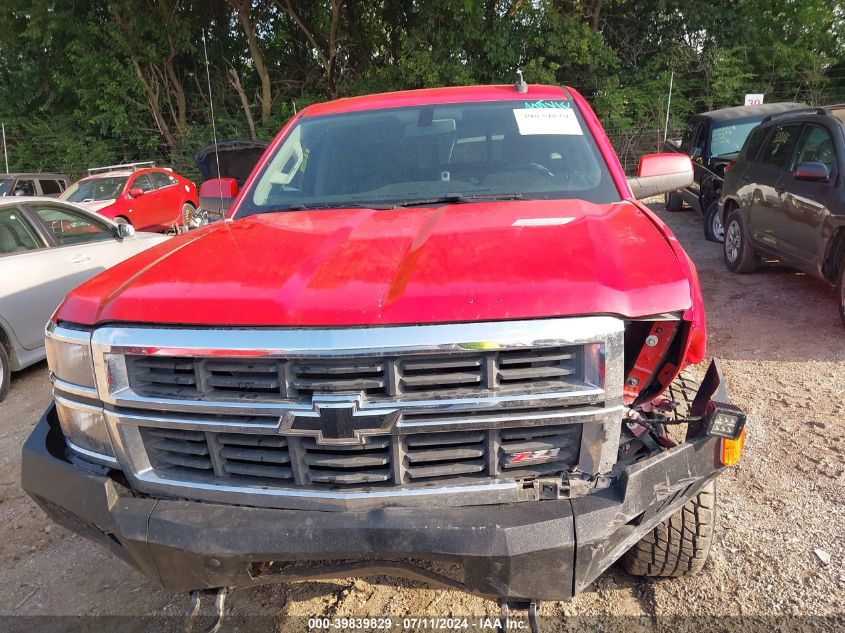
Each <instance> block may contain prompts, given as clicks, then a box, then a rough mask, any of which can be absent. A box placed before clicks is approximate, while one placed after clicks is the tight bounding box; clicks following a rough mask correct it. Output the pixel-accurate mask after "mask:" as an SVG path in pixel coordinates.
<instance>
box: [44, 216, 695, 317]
mask: <svg viewBox="0 0 845 633" xmlns="http://www.w3.org/2000/svg"><path fill="white" fill-rule="evenodd" d="M570 218H571V219H570ZM689 274H690V272H689V269H688V268H687V266H686V262H680V261H678V258H677V257H676V255H675V252H674V251H673V249H672V247H671V246H670V244H669V242H668V241H667V238H666V236H664V235H663V234H662V233H661V231H660V230H659V229H658V228H657V226H656V225H655V223H654V222H653V221H652V220H651V219H650V218H649V217H648V216H647V215H646V214H645V213H644V212H642V211H641V210H639V209H638V208H637V207H636V206H635V205H634V204H632V203H630V202H622V203H618V204H612V205H594V204H590V203H587V202H580V201H559V200H556V201H512V202H490V203H477V204H459V205H445V206H440V207H436V208H414V209H397V210H388V211H374V210H371V209H342V210H331V211H296V212H289V213H275V214H268V215H259V216H252V217H248V218H246V219H243V220H239V221H237V222H220V223H217V224H213V225H211V226H209V227H207V228H206V229H202V230H200V231H196V232H193V233H190V234H187V235H184V236H181V237H178V238H174V239H172V240H168V241H167V242H166V243H164V244H160V245H157V246H155V247H153V248H151V249H149V250H147V251H145V252H143V253H141V254H140V255H137V256H135V257H133V258H132V259H130V260H127V261H125V262H123V263H121V264H118V265H117V266H115V267H113V268H111V269H110V270H108V271H106V272H104V273H102V274H100V275H98V276H97V277H95V278H94V279H92V280H90V281H88V282H87V283H85V284H83V285H82V286H80V287H79V288H77V289H76V290H75V291H73V292H72V293H71V294H70V295H68V297H67V299H66V300H65V302H64V304H63V305H62V307H61V308H60V309H59V311H58V312H57V315H56V317H57V318H58V319H59V320H65V321H73V322H76V323H81V324H87V325H94V324H96V323H103V322H108V321H124V322H126V321H131V322H144V323H170V324H203V325H256V326H261V325H267V326H270V325H272V326H337V325H339V326H346V325H377V324H402V323H405V324H407V323H437V322H457V321H484V320H503V319H521V318H534V317H551V316H563V315H583V314H597V313H598V314H618V315H623V316H627V317H636V316H646V315H652V314H658V313H662V312H670V311H677V310H685V309H687V308H689V307H690V306H691V304H692V301H691V292H692V290H691V286H690V279H689V277H688V275H689Z"/></svg>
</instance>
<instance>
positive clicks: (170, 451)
mask: <svg viewBox="0 0 845 633" xmlns="http://www.w3.org/2000/svg"><path fill="white" fill-rule="evenodd" d="M141 433H142V435H143V437H144V443H145V444H146V447H147V454H148V456H149V458H150V463H151V464H152V465H153V467H154V468H158V469H161V470H168V469H172V468H180V469H182V468H185V469H189V470H199V471H211V470H212V469H213V468H214V466H213V464H212V463H211V451H209V449H208V443H207V442H206V438H205V433H202V432H201V431H185V430H182V429H148V428H145V429H143V430H142V431H141Z"/></svg>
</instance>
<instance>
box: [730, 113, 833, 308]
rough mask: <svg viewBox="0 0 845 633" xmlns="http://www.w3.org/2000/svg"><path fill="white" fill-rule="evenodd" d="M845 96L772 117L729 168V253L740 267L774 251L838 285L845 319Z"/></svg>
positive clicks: (743, 268) (752, 265) (732, 267)
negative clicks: (837, 101)
mask: <svg viewBox="0 0 845 633" xmlns="http://www.w3.org/2000/svg"><path fill="white" fill-rule="evenodd" d="M843 135H845V104H842V105H836V106H829V107H823V108H808V109H804V110H796V111H794V112H789V113H784V114H780V115H775V116H771V117H767V118H766V119H765V121H764V122H763V124H762V125H760V126H759V127H758V128H756V129H755V130H754V131H753V132H752V133H751V136H750V137H749V138H748V140H747V141H746V143H745V145H744V147H743V148H742V152H741V153H740V155H739V157H738V159H737V161H736V164H735V165H734V166H733V167H732V168H731V169H730V170H729V171H728V173H727V176H726V177H725V185H724V188H723V190H722V199H721V200H720V213H719V214H720V217H721V218H722V219H723V221H724V226H725V227H726V231H725V243H724V256H725V264H727V267H728V268H729V269H730V270H731V271H733V272H736V273H748V272H752V271H753V270H755V269H756V268H757V264H758V262H759V260H760V257H761V256H763V257H772V258H776V259H778V260H780V261H782V262H783V263H785V264H788V265H789V266H792V267H794V268H796V269H798V270H801V271H804V272H806V273H808V274H810V275H813V276H814V277H818V278H819V279H823V280H825V281H827V282H830V283H831V284H833V283H835V284H836V285H837V289H838V299H839V314H840V316H841V318H842V323H843V325H845V282H843V276H845V184H844V183H843V177H842V166H843V165H845V146H843Z"/></svg>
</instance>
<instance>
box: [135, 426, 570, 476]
mask: <svg viewBox="0 0 845 633" xmlns="http://www.w3.org/2000/svg"><path fill="white" fill-rule="evenodd" d="M140 433H141V437H142V438H143V442H144V446H145V448H146V451H147V454H148V456H149V460H150V464H151V465H152V467H153V469H154V470H155V471H156V473H157V474H158V475H159V476H160V477H162V478H165V479H180V478H189V479H194V478H196V477H198V476H199V477H200V478H201V481H204V482H206V483H213V482H215V481H217V482H221V483H229V484H236V485H252V486H263V487H289V486H292V485H296V486H305V487H315V488H320V487H326V488H331V489H363V488H368V487H372V486H404V485H414V484H421V485H425V484H430V482H431V481H435V480H436V481H444V480H448V481H453V480H461V481H469V480H473V479H479V478H485V479H488V478H494V479H495V478H499V477H508V478H510V477H520V478H533V477H536V476H538V475H544V474H549V473H560V472H564V471H566V470H568V469H570V468H572V467H573V466H575V465H576V464H577V462H578V452H579V449H580V439H581V425H580V424H569V425H560V426H553V427H541V428H537V429H524V428H523V429H501V430H479V431H465V432H439V433H414V434H410V435H406V436H401V437H398V438H395V440H396V441H394V437H393V436H389V435H383V436H374V437H368V438H367V439H366V442H365V443H364V444H363V445H351V446H339V445H329V446H327V445H320V444H318V443H317V442H316V441H315V440H314V439H312V438H301V437H293V436H289V437H284V436H279V435H269V434H266V435H265V434H255V433H212V432H201V431H185V430H176V429H163V428H151V427H141V428H140ZM491 447H498V448H497V449H491ZM543 448H559V449H560V452H559V454H558V456H557V459H555V460H554V461H553V462H550V463H546V464H541V465H536V466H525V467H521V468H519V469H513V470H511V469H509V468H508V467H507V466H505V461H504V460H505V455H506V454H507V453H509V452H515V451H529V450H539V449H543ZM491 450H494V451H497V452H494V453H493V454H494V455H497V459H495V460H493V461H492V462H491V460H490V459H488V457H489V455H490V451H491ZM292 453H295V454H297V455H299V458H298V459H297V458H294V457H292Z"/></svg>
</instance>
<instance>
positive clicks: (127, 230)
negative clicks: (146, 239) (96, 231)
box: [115, 224, 135, 240]
mask: <svg viewBox="0 0 845 633" xmlns="http://www.w3.org/2000/svg"><path fill="white" fill-rule="evenodd" d="M115 233H117V237H118V238H119V239H121V240H125V239H126V238H127V237H132V236H133V235H135V227H134V226H132V225H131V224H118V225H117V229H115Z"/></svg>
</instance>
